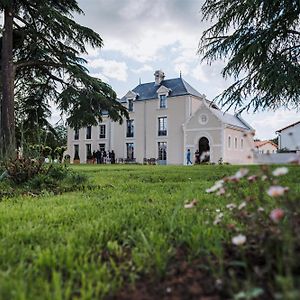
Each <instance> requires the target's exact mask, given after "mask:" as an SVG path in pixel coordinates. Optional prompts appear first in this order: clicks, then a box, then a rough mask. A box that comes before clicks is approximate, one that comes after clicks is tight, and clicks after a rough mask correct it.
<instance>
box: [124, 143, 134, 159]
mask: <svg viewBox="0 0 300 300" xmlns="http://www.w3.org/2000/svg"><path fill="white" fill-rule="evenodd" d="M126 153H127V159H129V160H134V145H133V143H126Z"/></svg>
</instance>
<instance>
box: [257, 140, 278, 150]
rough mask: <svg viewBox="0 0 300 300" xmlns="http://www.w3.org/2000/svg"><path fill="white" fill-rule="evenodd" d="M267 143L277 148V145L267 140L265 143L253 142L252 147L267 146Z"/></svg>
mask: <svg viewBox="0 0 300 300" xmlns="http://www.w3.org/2000/svg"><path fill="white" fill-rule="evenodd" d="M268 143H269V144H271V145H272V146H274V147H276V148H277V145H276V144H275V143H273V142H272V141H268V140H266V141H255V142H254V145H255V148H260V147H262V146H263V145H265V144H268Z"/></svg>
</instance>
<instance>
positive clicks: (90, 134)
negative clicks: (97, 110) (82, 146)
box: [86, 126, 92, 140]
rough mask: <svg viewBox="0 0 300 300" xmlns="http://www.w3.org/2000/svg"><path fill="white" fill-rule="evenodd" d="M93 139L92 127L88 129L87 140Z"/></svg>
mask: <svg viewBox="0 0 300 300" xmlns="http://www.w3.org/2000/svg"><path fill="white" fill-rule="evenodd" d="M91 138H92V126H88V127H87V128H86V139H87V140H90V139H91Z"/></svg>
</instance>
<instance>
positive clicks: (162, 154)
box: [158, 142, 167, 160]
mask: <svg viewBox="0 0 300 300" xmlns="http://www.w3.org/2000/svg"><path fill="white" fill-rule="evenodd" d="M158 160H167V142H159V143H158Z"/></svg>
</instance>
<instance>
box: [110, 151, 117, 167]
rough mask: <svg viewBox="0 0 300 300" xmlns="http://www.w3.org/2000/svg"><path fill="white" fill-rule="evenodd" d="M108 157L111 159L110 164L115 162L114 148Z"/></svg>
mask: <svg viewBox="0 0 300 300" xmlns="http://www.w3.org/2000/svg"><path fill="white" fill-rule="evenodd" d="M110 159H111V163H112V164H115V163H116V155H115V152H114V150H111V154H110Z"/></svg>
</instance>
